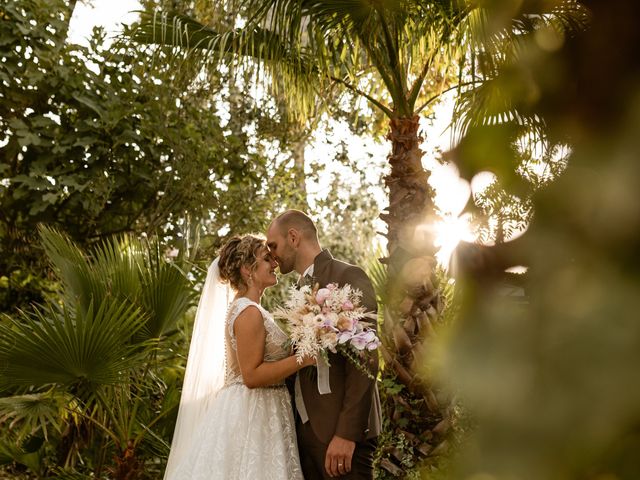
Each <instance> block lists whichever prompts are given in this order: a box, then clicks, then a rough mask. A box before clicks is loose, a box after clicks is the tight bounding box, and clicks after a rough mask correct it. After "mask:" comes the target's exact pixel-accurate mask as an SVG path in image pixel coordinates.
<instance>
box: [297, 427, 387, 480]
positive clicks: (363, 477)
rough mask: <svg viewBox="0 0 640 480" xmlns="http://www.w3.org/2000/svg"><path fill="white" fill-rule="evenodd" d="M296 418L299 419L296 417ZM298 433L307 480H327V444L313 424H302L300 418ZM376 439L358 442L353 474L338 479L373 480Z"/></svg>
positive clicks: (328, 477)
mask: <svg viewBox="0 0 640 480" xmlns="http://www.w3.org/2000/svg"><path fill="white" fill-rule="evenodd" d="M296 417H298V416H297V415H296ZM296 420H297V421H296V431H297V435H298V449H299V450H300V463H301V464H302V473H303V474H304V478H305V480H325V479H330V478H332V477H330V476H329V474H328V473H327V471H326V470H325V468H324V460H325V456H326V453H327V444H326V443H322V442H321V441H320V440H318V437H316V435H315V433H313V429H312V428H311V424H310V423H309V422H307V423H302V422H301V421H300V417H298V418H296ZM376 446H377V440H376V439H375V438H372V439H369V440H365V441H364V442H356V449H355V451H354V452H353V458H352V460H351V472H349V473H347V474H346V475H342V476H340V477H338V478H344V479H349V480H352V479H353V480H371V479H373V467H372V464H373V454H374V452H375V450H376Z"/></svg>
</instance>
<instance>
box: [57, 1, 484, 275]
mask: <svg viewBox="0 0 640 480" xmlns="http://www.w3.org/2000/svg"><path fill="white" fill-rule="evenodd" d="M139 9H140V4H139V2H138V1H137V0H91V1H90V2H84V3H81V2H79V3H78V4H77V6H76V10H75V11H74V16H73V18H72V20H71V25H70V28H69V40H70V41H72V42H75V43H82V44H87V41H86V38H87V37H88V36H89V35H90V34H91V31H92V29H93V27H94V26H98V25H101V26H103V27H104V28H105V30H106V31H107V34H108V36H114V35H116V34H117V33H119V31H120V29H121V24H122V23H126V24H128V23H131V22H132V21H134V20H135V18H136V15H137V14H136V13H134V12H135V11H136V10H139ZM452 113H453V102H452V96H450V97H449V98H448V99H445V101H443V102H441V104H440V105H439V106H438V107H437V108H436V110H435V114H434V118H433V119H432V120H430V121H428V120H426V119H424V118H423V119H422V120H421V122H422V124H421V129H422V135H423V137H424V138H425V142H424V143H423V145H422V148H423V150H424V151H425V152H426V154H425V156H424V157H423V165H424V167H425V169H427V170H428V171H430V172H431V177H430V179H429V183H430V184H431V186H432V187H433V188H434V190H435V192H436V197H435V203H436V206H437V207H438V209H439V210H440V212H441V213H442V214H443V221H442V222H441V223H440V224H438V225H436V226H435V228H436V232H437V237H436V244H437V245H438V246H439V247H440V252H439V253H438V255H437V258H438V260H439V262H440V263H441V264H443V265H445V266H446V264H447V261H448V258H449V255H450V252H452V251H453V249H454V248H455V246H456V245H457V243H458V241H459V240H461V239H464V240H467V241H473V237H472V236H471V234H470V233H469V225H468V220H469V218H468V217H467V216H464V215H463V216H460V214H461V212H462V209H463V208H464V206H465V204H466V203H467V200H468V199H469V196H470V194H471V185H470V183H469V182H467V181H466V180H464V179H461V178H460V176H459V175H458V171H457V169H456V167H455V166H452V165H441V164H440V163H438V162H437V161H436V160H435V155H434V154H433V152H434V151H435V150H436V149H440V150H441V151H446V150H448V149H449V147H450V146H451V135H450V131H449V130H448V129H447V126H448V124H449V122H450V120H451V115H452ZM346 130H347V129H340V128H334V129H332V132H331V138H328V136H327V135H322V134H318V135H316V138H315V140H314V141H313V142H311V144H310V145H309V146H308V148H307V150H305V156H306V158H307V159H308V160H313V159H316V158H317V159H321V158H332V157H333V154H332V153H331V149H332V148H336V145H339V141H340V140H345V141H346V142H347V145H348V153H349V158H350V159H352V160H353V161H355V162H356V164H360V163H361V164H367V163H368V164H369V165H371V164H372V163H375V164H380V165H384V164H385V163H386V157H387V155H388V153H389V144H388V142H384V143H382V144H380V143H376V142H375V141H374V140H372V139H366V138H356V137H352V136H348V135H347V134H346V133H345V132H346ZM334 168H340V167H339V166H335V167H334ZM328 171H329V172H330V171H331V167H330V168H329V169H328ZM371 173H372V174H380V172H377V171H376V170H371ZM326 178H327V179H328V178H329V175H327V176H326ZM489 180H490V178H489V177H487V176H486V175H485V176H483V177H481V178H479V179H474V180H473V181H472V184H473V186H474V187H475V188H482V187H483V186H484V185H485V184H486V182H487V181H489ZM327 188H328V186H327V185H323V184H322V181H321V182H320V183H318V184H316V185H307V189H308V192H309V193H310V195H314V194H315V195H321V194H322V192H323V190H326V189H327ZM374 193H375V195H376V199H377V200H378V202H379V204H380V206H381V207H385V206H386V195H385V193H384V190H383V189H382V187H380V188H379V189H378V191H376V192H374ZM382 228H384V226H383V225H382V224H381V225H380V226H379V228H378V230H380V229H382ZM380 240H381V243H384V241H383V239H382V238H381V239H380Z"/></svg>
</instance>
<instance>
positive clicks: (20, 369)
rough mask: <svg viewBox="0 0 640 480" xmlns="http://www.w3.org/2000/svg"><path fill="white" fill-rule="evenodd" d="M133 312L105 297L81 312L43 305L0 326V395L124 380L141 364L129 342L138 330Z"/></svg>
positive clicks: (141, 318)
mask: <svg viewBox="0 0 640 480" xmlns="http://www.w3.org/2000/svg"><path fill="white" fill-rule="evenodd" d="M144 321H145V318H144V316H143V315H141V314H140V311H139V309H137V308H135V307H133V306H131V305H129V304H127V303H122V302H120V303H119V302H116V301H114V300H113V299H112V298H105V299H104V300H103V302H102V303H101V304H99V305H98V306H96V307H94V304H93V303H91V304H90V306H89V308H88V309H87V310H86V311H83V310H82V309H78V310H76V311H75V314H74V315H71V314H70V312H69V309H67V308H66V307H63V308H62V309H59V308H56V307H53V306H52V305H49V306H48V307H45V308H38V309H35V310H34V311H33V312H32V313H26V312H21V313H20V315H19V316H18V318H17V319H11V322H10V324H9V325H0V370H1V372H2V375H1V376H0V390H1V389H3V388H8V387H20V386H32V387H35V388H39V387H44V386H48V385H64V386H76V387H86V388H87V390H88V391H91V390H93V389H94V388H96V387H97V386H98V385H101V384H116V383H119V382H124V381H126V380H127V374H128V372H130V371H132V370H133V369H136V368H138V367H139V366H141V365H142V362H143V358H142V355H141V351H140V346H131V345H130V344H129V342H128V341H129V339H130V338H131V336H132V335H134V334H135V333H136V332H137V331H138V330H140V329H141V328H142V327H143V326H144Z"/></svg>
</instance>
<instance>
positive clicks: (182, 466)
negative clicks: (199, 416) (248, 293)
mask: <svg viewBox="0 0 640 480" xmlns="http://www.w3.org/2000/svg"><path fill="white" fill-rule="evenodd" d="M250 305H253V306H256V307H257V308H258V309H259V310H260V312H261V313H262V318H263V319H264V327H265V330H266V332H267V335H266V340H265V348H264V360H265V361H266V362H270V361H275V360H280V359H283V358H285V357H287V356H288V355H289V352H288V351H287V350H285V349H284V348H283V344H284V343H285V342H286V340H287V336H286V334H285V333H284V332H283V331H282V330H281V329H280V327H279V326H278V325H277V324H276V323H275V321H274V320H273V317H272V316H271V315H270V314H269V313H268V312H267V311H266V310H265V309H264V308H262V306H260V305H258V304H257V303H255V302H253V301H251V300H249V299H248V298H244V297H241V298H239V299H237V300H235V301H234V302H233V303H232V304H231V305H230V306H229V311H228V313H227V318H226V324H225V326H226V328H225V346H226V367H225V379H224V386H223V387H222V389H221V390H220V391H219V392H218V393H217V395H216V397H215V400H214V401H213V403H212V405H211V407H209V410H208V411H207V416H206V418H205V420H204V421H203V422H202V425H201V426H200V427H199V429H198V431H197V432H194V435H195V438H194V439H193V442H192V445H193V447H191V448H190V450H189V452H188V453H187V454H186V455H185V456H184V457H183V458H182V459H181V461H180V463H179V464H178V466H177V468H176V470H175V472H173V473H172V474H171V475H170V480H214V479H220V480H223V479H224V480H234V479H237V480H246V479H257V480H261V479H262V480H295V479H300V480H302V478H303V477H302V470H301V468H300V459H299V456H298V446H297V443H296V433H295V423H294V419H293V411H292V409H291V400H290V397H289V393H288V391H287V388H286V387H285V385H284V382H283V383H281V384H278V385H273V386H270V387H264V388H254V389H250V388H248V387H246V386H245V385H244V383H243V382H242V376H241V374H240V368H239V366H238V359H237V356H236V339H235V337H234V334H233V325H234V322H235V321H236V318H238V315H239V314H240V313H241V312H242V311H243V310H244V309H245V308H247V307H248V306H250Z"/></svg>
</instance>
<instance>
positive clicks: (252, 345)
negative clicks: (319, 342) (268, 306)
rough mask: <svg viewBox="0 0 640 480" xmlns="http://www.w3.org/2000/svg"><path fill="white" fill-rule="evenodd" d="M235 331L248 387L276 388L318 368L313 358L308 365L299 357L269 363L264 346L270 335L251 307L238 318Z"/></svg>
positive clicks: (292, 356)
mask: <svg viewBox="0 0 640 480" xmlns="http://www.w3.org/2000/svg"><path fill="white" fill-rule="evenodd" d="M233 331H234V334H235V337H236V345H237V351H236V354H237V357H238V364H239V366H240V373H241V374H242V380H243V381H244V384H245V385H246V386H247V387H249V388H258V387H266V386H268V385H273V384H275V383H278V382H281V381H282V380H284V379H285V378H287V377H288V376H289V375H291V374H293V373H295V372H297V371H298V370H300V369H301V368H303V367H306V366H308V365H313V364H315V360H313V359H310V358H305V360H304V362H303V363H302V364H299V363H298V362H297V359H296V357H295V355H291V356H289V357H287V358H284V359H282V360H278V361H275V362H265V361H264V342H265V338H266V335H267V332H266V330H265V328H264V321H263V319H262V314H261V313H260V311H259V310H258V309H257V308H256V307H253V306H251V307H247V308H245V309H244V311H243V312H242V313H241V314H240V315H238V318H236V320H235V322H234V325H233Z"/></svg>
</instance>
